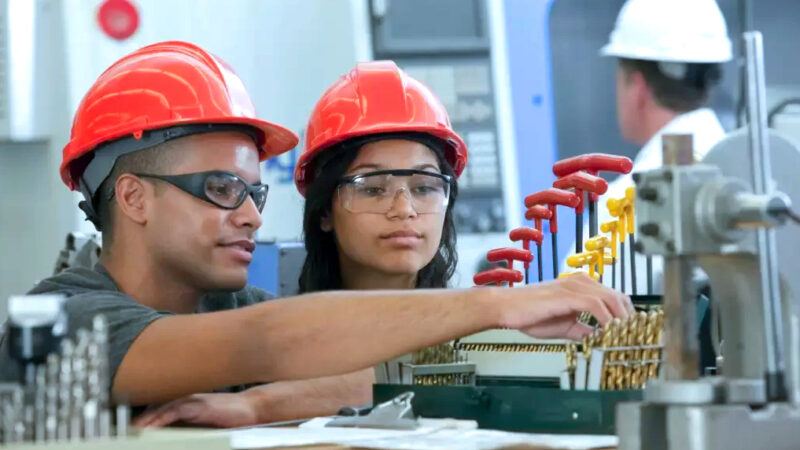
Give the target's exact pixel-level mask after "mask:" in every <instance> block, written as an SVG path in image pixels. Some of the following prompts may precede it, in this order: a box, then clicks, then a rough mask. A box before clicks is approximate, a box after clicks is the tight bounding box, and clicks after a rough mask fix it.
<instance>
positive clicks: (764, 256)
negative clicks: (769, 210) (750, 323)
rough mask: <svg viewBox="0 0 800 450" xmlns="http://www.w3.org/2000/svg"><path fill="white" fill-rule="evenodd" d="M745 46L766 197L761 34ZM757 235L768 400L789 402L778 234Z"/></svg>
mask: <svg viewBox="0 0 800 450" xmlns="http://www.w3.org/2000/svg"><path fill="white" fill-rule="evenodd" d="M744 43H745V56H746V58H745V60H746V65H747V117H748V130H749V135H750V156H751V167H752V176H753V192H754V193H755V194H756V195H765V194H769V193H771V191H772V189H771V183H772V166H771V161H770V150H769V139H768V135H767V104H766V81H765V78H764V47H763V39H762V36H761V33H760V32H758V31H748V32H746V33H744ZM756 233H757V242H758V257H759V266H760V268H761V298H762V302H763V308H764V332H765V340H764V342H765V344H766V349H765V350H766V360H767V373H766V374H765V381H766V383H767V400H770V401H781V400H785V399H786V396H787V393H786V392H787V391H786V383H785V380H784V377H785V371H786V363H785V360H784V347H783V323H782V320H783V319H782V313H781V295H780V284H779V280H778V259H777V248H776V244H775V230H774V229H766V228H759V229H758V230H757V232H756Z"/></svg>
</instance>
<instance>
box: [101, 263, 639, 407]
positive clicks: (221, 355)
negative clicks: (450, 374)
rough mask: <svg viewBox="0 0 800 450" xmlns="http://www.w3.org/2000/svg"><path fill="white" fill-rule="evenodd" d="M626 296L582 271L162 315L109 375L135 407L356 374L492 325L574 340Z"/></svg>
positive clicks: (624, 309)
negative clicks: (583, 318) (518, 283)
mask: <svg viewBox="0 0 800 450" xmlns="http://www.w3.org/2000/svg"><path fill="white" fill-rule="evenodd" d="M629 308H630V302H629V300H628V299H627V297H625V296H624V295H622V294H619V293H617V292H615V291H612V290H610V289H608V288H606V287H603V286H601V285H600V284H599V283H596V282H595V281H593V280H591V279H590V278H588V277H586V276H573V277H569V278H565V279H562V280H558V281H555V282H550V283H540V284H536V285H531V286H525V287H520V288H515V289H507V288H486V289H463V290H413V291H356V292H350V291H337V292H325V293H315V294H309V295H305V296H301V297H296V298H290V299H281V300H274V301H270V302H266V303H263V304H259V305H254V306H251V307H247V308H241V309H238V310H231V311H223V312H216V313H208V314H196V315H184V316H173V317H165V318H162V319H159V320H156V321H155V322H153V323H152V324H150V325H149V326H147V327H146V328H145V329H144V331H143V332H142V333H141V334H140V335H139V336H138V337H137V338H136V340H135V341H134V342H133V344H132V345H131V347H130V349H129V350H128V352H127V354H126V355H125V357H124V358H123V360H122V364H121V365H120V367H119V369H118V371H117V374H116V377H115V378H114V383H113V391H114V394H115V395H117V396H120V397H121V398H125V399H127V400H128V401H129V402H131V403H133V404H143V403H163V402H166V401H169V400H172V399H175V398H178V397H183V396H185V395H189V394H192V393H198V392H209V391H211V390H213V389H217V388H220V387H224V386H231V385H239V384H247V383H253V382H266V381H273V380H291V379H303V378H316V377H323V376H330V375H337V374H343V373H348V372H354V371H356V370H360V369H364V368H367V367H371V366H374V365H375V364H377V363H379V362H381V361H385V360H388V359H391V358H393V357H396V356H399V355H402V354H404V353H408V352H410V351H412V350H415V349H418V348H421V347H425V346H429V345H434V344H438V343H441V342H445V341H449V340H452V339H455V338H457V337H461V336H465V335H469V334H472V333H475V332H478V331H481V330H485V329H489V328H495V327H509V328H515V329H520V330H522V331H525V332H527V333H530V334H533V335H537V336H540V337H553V336H566V337H573V338H579V337H581V336H583V335H584V334H586V333H588V332H589V331H590V330H589V329H587V328H586V327H584V326H583V325H580V324H578V323H577V321H576V319H577V316H578V314H579V313H580V312H582V311H588V312H589V313H591V314H593V315H594V316H595V317H597V318H598V319H599V321H600V322H601V323H605V322H606V321H608V320H610V319H611V318H612V317H613V316H623V317H624V316H626V315H627V314H628V313H629Z"/></svg>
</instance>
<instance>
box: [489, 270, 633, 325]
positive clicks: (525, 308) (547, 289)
mask: <svg viewBox="0 0 800 450" xmlns="http://www.w3.org/2000/svg"><path fill="white" fill-rule="evenodd" d="M492 289H493V291H494V292H493V293H492V296H493V297H495V298H494V299H493V300H494V301H496V302H497V304H498V305H500V308H501V324H502V326H504V327H507V328H514V329H518V330H520V331H523V332H525V333H527V334H530V335H532V336H535V337H539V338H569V339H580V338H582V337H583V336H586V335H588V334H590V333H591V332H592V329H591V328H590V327H588V326H586V325H583V324H581V323H579V322H578V315H580V313H582V312H588V313H590V314H591V315H593V316H594V317H596V318H597V320H598V321H599V322H600V323H601V324H605V323H606V322H608V321H610V320H611V319H613V318H614V317H620V318H623V319H624V318H627V317H628V316H629V315H630V314H632V313H633V312H634V309H633V305H632V304H631V300H630V298H629V297H628V296H627V295H625V294H623V293H621V292H619V291H615V290H612V289H610V288H608V287H606V286H603V285H602V284H600V283H598V282H596V281H595V280H593V279H591V278H590V277H589V276H588V275H583V274H577V275H572V276H569V277H566V278H561V279H558V280H555V281H551V282H548V283H537V284H535V285H531V286H524V287H520V288H513V289H507V288H505V289H504V288H492Z"/></svg>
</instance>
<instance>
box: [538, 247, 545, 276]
mask: <svg viewBox="0 0 800 450" xmlns="http://www.w3.org/2000/svg"><path fill="white" fill-rule="evenodd" d="M536 266H537V268H538V269H539V282H542V281H543V276H544V269H543V268H542V244H536Z"/></svg>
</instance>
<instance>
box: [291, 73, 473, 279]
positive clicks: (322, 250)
mask: <svg viewBox="0 0 800 450" xmlns="http://www.w3.org/2000/svg"><path fill="white" fill-rule="evenodd" d="M466 162H467V147H466V145H465V144H464V141H463V140H462V139H461V137H459V136H458V134H456V132H455V131H454V130H453V128H452V126H451V125H450V120H449V118H448V116H447V111H446V110H445V108H444V106H443V105H442V103H441V102H440V101H439V100H438V99H437V98H436V96H435V95H434V94H433V93H432V92H431V91H430V89H428V87H427V86H425V85H424V84H422V83H420V82H419V81H417V80H415V79H414V78H412V77H410V76H408V75H407V74H406V73H405V72H403V71H402V70H400V69H399V68H398V67H397V65H395V63H394V62H392V61H375V62H368V63H361V64H358V65H357V66H356V67H355V68H354V69H353V70H352V71H350V73H349V74H347V75H345V76H343V77H342V78H340V79H339V80H338V81H337V82H336V83H334V85H333V86H331V87H330V88H329V89H328V90H327V91H326V92H325V93H324V94H323V95H322V97H321V98H320V100H319V101H318V102H317V105H316V107H315V108H314V110H313V112H312V114H311V118H310V119H309V122H308V127H307V129H306V135H305V144H304V148H303V153H302V155H301V156H300V160H299V161H298V165H297V168H296V170H295V183H296V185H297V188H298V190H299V191H300V193H301V194H303V195H304V196H305V197H306V205H305V212H304V219H303V229H304V236H305V246H306V251H307V257H306V261H305V264H304V266H303V270H302V273H301V276H300V290H301V292H313V291H321V290H330V289H409V288H417V287H420V288H442V287H446V286H447V284H448V281H449V279H450V277H451V276H452V275H453V272H454V271H455V266H456V260H457V255H456V248H455V244H456V234H455V226H454V223H453V214H452V210H453V204H454V202H455V200H456V196H457V192H458V190H457V185H456V179H457V178H458V176H459V175H460V174H461V172H462V171H463V170H464V167H465V166H466Z"/></svg>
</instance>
